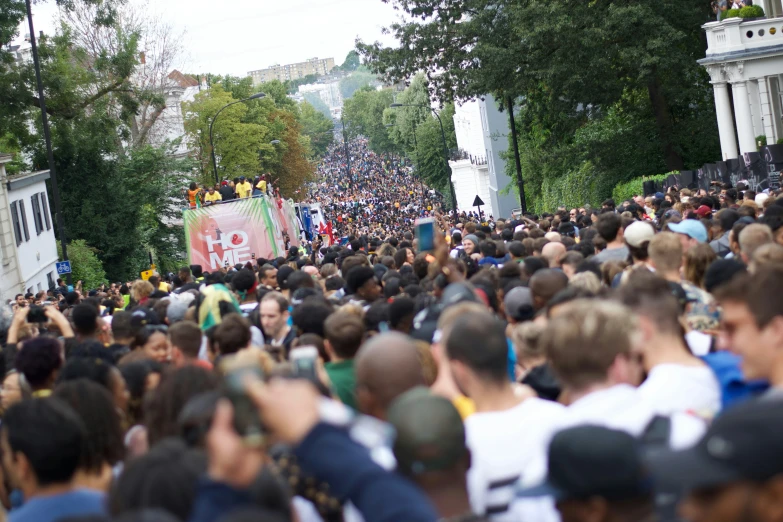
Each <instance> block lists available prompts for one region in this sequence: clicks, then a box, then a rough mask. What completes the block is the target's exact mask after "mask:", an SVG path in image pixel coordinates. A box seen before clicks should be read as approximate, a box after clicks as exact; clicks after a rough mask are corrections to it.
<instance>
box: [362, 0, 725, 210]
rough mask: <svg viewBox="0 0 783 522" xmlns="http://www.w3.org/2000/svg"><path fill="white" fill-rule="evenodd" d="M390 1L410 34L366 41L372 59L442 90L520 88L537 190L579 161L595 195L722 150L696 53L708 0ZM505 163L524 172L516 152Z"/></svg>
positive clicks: (476, 92) (577, 167) (387, 74)
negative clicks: (593, 181)
mask: <svg viewBox="0 0 783 522" xmlns="http://www.w3.org/2000/svg"><path fill="white" fill-rule="evenodd" d="M391 3H393V4H394V6H395V8H397V9H398V10H399V11H400V12H401V13H402V17H401V20H400V21H399V22H397V23H394V24H392V25H391V26H390V28H389V31H390V32H391V34H392V35H393V36H395V37H396V39H397V40H398V41H399V42H400V45H399V47H386V46H384V45H382V44H380V43H373V44H366V43H363V42H361V41H358V42H357V49H358V50H359V52H360V53H361V54H362V55H363V57H364V59H365V61H366V63H367V65H368V66H369V67H370V68H371V69H372V70H373V71H374V72H376V73H379V74H382V76H383V79H384V80H385V81H386V82H389V83H392V82H401V81H406V80H407V79H408V78H410V77H411V76H412V75H414V74H415V73H417V72H418V71H424V73H425V75H426V77H427V80H428V88H429V90H430V92H431V93H432V94H434V95H435V96H436V97H437V98H438V99H440V100H444V101H447V100H450V99H452V98H453V99H456V100H459V101H461V100H466V99H471V98H475V97H478V96H482V95H484V94H487V93H489V94H492V95H493V96H494V97H495V98H496V99H497V100H499V101H500V102H501V104H502V105H503V106H504V107H505V104H506V102H507V101H508V100H509V99H510V100H513V102H514V105H515V107H516V110H515V112H516V122H517V130H518V134H519V140H518V145H519V147H520V151H521V155H527V157H522V158H521V160H522V164H523V179H524V180H525V183H526V185H527V187H528V188H529V189H530V191H531V193H532V194H531V196H532V199H533V200H535V199H536V198H537V197H540V196H541V187H542V186H543V183H544V181H547V180H548V181H547V182H548V183H549V184H550V185H551V184H553V183H557V182H558V180H565V178H566V174H567V173H569V172H570V173H574V175H576V173H579V175H580V176H581V175H587V174H586V173H589V172H592V173H593V174H591V175H594V176H595V177H597V178H600V179H602V180H605V181H602V182H601V183H599V184H597V185H595V186H596V187H598V188H597V189H596V190H597V192H595V193H594V194H592V195H590V197H596V195H598V194H601V195H603V197H607V196H608V195H609V194H610V193H611V185H612V184H613V183H614V184H616V183H617V182H621V181H625V180H627V179H628V178H629V177H630V176H632V175H640V174H657V173H659V172H661V171H663V170H674V169H681V168H683V167H689V168H696V167H699V166H701V165H702V164H703V163H705V162H707V161H711V160H714V159H715V158H716V157H718V141H717V132H716V123H715V117H714V113H713V111H714V108H713V103H712V91H711V89H710V87H709V84H708V79H707V75H706V73H705V71H703V70H702V69H701V67H700V66H699V65H698V64H697V63H696V60H697V59H698V58H700V57H702V56H703V53H704V43H703V37H702V35H701V32H700V30H699V26H700V25H701V24H702V23H704V21H706V20H708V19H709V16H710V14H711V13H710V6H709V3H707V2H703V1H702V0H686V1H685V2H684V3H683V2H682V1H681V0H678V1H676V2H675V1H674V0H664V1H663V2H656V3H650V2H644V1H642V0H627V1H624V2H612V1H610V0H597V1H592V2H584V1H580V0H469V1H465V2H458V3H455V2H440V1H437V0H391ZM564 159H565V160H566V162H565V163H564ZM509 163H510V165H509ZM507 168H508V170H509V173H510V174H513V175H514V176H516V171H515V168H514V167H513V161H511V162H507ZM585 186H586V185H585ZM584 197H588V192H587V191H586V192H585V193H584ZM550 210H551V209H550Z"/></svg>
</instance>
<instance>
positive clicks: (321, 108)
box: [303, 92, 332, 119]
mask: <svg viewBox="0 0 783 522" xmlns="http://www.w3.org/2000/svg"><path fill="white" fill-rule="evenodd" d="M303 97H304V99H305V102H306V103H308V104H310V105H312V106H313V108H314V109H315V110H316V111H318V112H320V113H321V114H323V115H324V116H325V117H327V118H329V119H331V118H332V111H330V110H329V106H328V105H326V103H325V102H324V101H323V100H322V99H321V97H320V96H318V95H317V94H316V93H314V92H306V93H304V96H303Z"/></svg>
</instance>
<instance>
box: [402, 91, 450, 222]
mask: <svg viewBox="0 0 783 522" xmlns="http://www.w3.org/2000/svg"><path fill="white" fill-rule="evenodd" d="M389 107H390V108H392V109H397V108H399V107H418V108H420V109H429V110H430V111H431V112H432V114H434V115H435V117H436V118H438V123H439V124H440V137H441V138H443V154H444V159H445V160H446V168H447V169H448V174H449V189H451V206H452V207H453V208H454V217H455V218H456V216H457V215H458V212H457V194H456V192H454V183H453V182H452V181H451V166H450V165H449V146H448V144H447V143H446V133H445V132H444V131H443V121H442V120H441V119H440V114H438V112H437V111H436V110H435V109H433V108H432V107H430V106H428V105H416V104H407V103H392V104H391V105H389ZM417 156H418V153H417Z"/></svg>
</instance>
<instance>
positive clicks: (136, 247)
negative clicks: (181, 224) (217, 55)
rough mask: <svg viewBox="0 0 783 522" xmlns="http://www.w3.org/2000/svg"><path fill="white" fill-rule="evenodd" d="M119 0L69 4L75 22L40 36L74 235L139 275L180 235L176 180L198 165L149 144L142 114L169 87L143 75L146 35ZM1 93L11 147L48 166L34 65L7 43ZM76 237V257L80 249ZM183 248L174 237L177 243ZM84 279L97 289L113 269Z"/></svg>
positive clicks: (105, 260)
mask: <svg viewBox="0 0 783 522" xmlns="http://www.w3.org/2000/svg"><path fill="white" fill-rule="evenodd" d="M11 4H21V5H22V6H24V2H13V1H12V2H9V1H8V0H0V12H2V13H3V16H0V27H2V28H3V29H0V31H4V32H3V35H4V37H5V36H8V35H13V34H14V33H15V31H16V29H15V27H13V28H11V29H10V30H8V28H9V27H11V25H10V24H9V23H8V21H9V20H10V19H9V18H6V17H5V15H6V13H15V12H16V11H14V10H13V9H11V10H6V7H9V6H11ZM118 5H121V4H115V3H112V2H110V1H103V2H97V1H96V2H93V1H87V0H84V1H80V2H63V3H61V6H62V9H63V11H61V12H63V13H64V14H65V15H66V16H65V18H64V20H65V21H64V22H63V23H62V24H61V26H60V27H59V29H58V32H57V33H56V34H55V35H53V36H47V37H44V38H41V39H40V40H39V56H40V59H41V69H42V77H43V81H44V84H45V89H46V93H47V107H48V112H49V117H50V121H51V128H52V146H53V150H54V159H55V168H56V170H57V175H58V182H59V189H60V197H61V202H62V215H63V219H64V223H65V229H66V236H67V237H66V239H69V238H79V239H80V240H82V241H83V242H84V243H85V244H87V245H90V247H91V248H93V250H92V251H91V252H92V254H94V255H95V256H97V258H98V260H99V261H100V264H101V265H102V267H103V268H105V270H106V273H108V275H109V276H110V277H111V278H112V279H113V280H120V279H128V278H133V277H137V276H138V272H139V271H140V270H143V269H145V268H147V267H148V258H147V250H153V251H158V252H159V253H161V255H166V254H165V253H164V250H165V249H163V248H159V249H157V248H156V243H164V242H165V241H166V238H168V237H169V236H170V235H171V234H174V235H177V231H176V230H174V229H175V228H176V227H172V225H170V223H171V222H172V219H171V216H172V212H173V209H171V208H169V207H170V205H172V201H173V200H172V197H173V194H175V193H176V191H175V190H172V187H174V186H176V185H177V184H179V183H180V182H181V181H184V180H186V179H187V177H188V176H189V174H190V167H189V165H188V164H186V163H182V162H179V161H175V160H173V159H171V157H170V155H169V153H170V152H171V148H170V147H172V146H173V144H164V145H163V146H162V147H158V148H154V147H151V146H149V145H145V144H144V143H145V140H144V139H143V136H142V134H143V132H139V131H140V130H141V129H142V128H141V126H139V125H137V124H138V123H139V121H140V113H141V112H142V110H143V108H145V107H147V108H149V107H152V108H153V109H154V108H155V107H157V104H158V103H159V100H160V99H161V98H162V97H163V93H162V91H160V90H156V89H154V88H152V87H151V86H150V85H149V84H145V83H144V82H139V81H138V78H135V77H134V74H135V72H136V71H137V68H138V67H139V56H140V53H139V49H138V46H139V41H140V39H141V36H142V34H141V33H140V32H139V31H138V30H136V29H132V28H129V27H128V26H126V25H123V24H124V23H125V19H124V18H123V17H121V16H115V15H116V12H115V10H114V9H115V7H117V6H118ZM14 16H16V15H14ZM20 21H21V19H15V20H13V22H14V24H16V23H18V22H20ZM80 24H81V25H80ZM85 28H87V29H85ZM85 31H94V32H91V33H90V32H85ZM89 37H100V38H99V39H98V40H94V41H93V42H94V43H95V42H97V43H96V46H95V47H90V46H88V45H87V42H88V41H89ZM5 41H7V40H4V42H5ZM0 99H2V100H3V103H2V104H0V107H2V108H0V112H2V117H0V135H2V136H7V137H8V136H11V138H9V142H10V144H11V145H13V146H12V147H11V148H12V149H14V148H18V150H21V152H22V156H23V157H26V158H29V160H28V161H27V164H26V165H24V168H26V169H33V170H41V169H46V168H48V162H47V157H46V149H45V145H44V141H43V137H42V131H41V128H40V112H39V101H38V98H37V91H36V89H35V81H34V73H33V66H32V63H28V62H22V63H16V62H14V61H13V60H12V59H11V56H10V54H9V53H7V50H6V48H5V47H2V49H0ZM6 102H7V103H6ZM153 112H154V110H153ZM152 123H153V120H147V123H146V124H145V125H147V124H152ZM31 124H32V125H31ZM137 138H138V139H137ZM49 201H50V202H51V201H52V197H51V195H50V197H49ZM145 212H147V213H148V214H153V213H154V217H153V219H148V220H147V221H146V222H145V221H144V217H145ZM145 238H146V239H145ZM75 244H76V245H77V246H76V247H75V248H76V249H77V250H75V251H74V253H73V254H71V253H70V252H69V254H71V256H75V255H77V254H78V248H79V247H78V244H79V243H75ZM180 247H181V243H177V242H176V241H174V242H172V243H171V248H172V249H175V248H180ZM171 255H172V256H173V255H175V254H173V253H172V254H171ZM71 256H69V257H71ZM72 259H74V260H75V259H76V258H75V257H72ZM159 262H160V261H159ZM80 278H81V279H84V280H85V282H86V283H87V284H88V287H89V286H90V285H91V284H93V283H91V282H90V281H91V280H92V279H94V280H96V281H98V282H101V280H105V275H103V272H101V275H100V277H97V276H96V277H95V278H92V279H91V277H88V276H84V277H80ZM95 284H97V283H95Z"/></svg>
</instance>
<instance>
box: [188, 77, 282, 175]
mask: <svg viewBox="0 0 783 522" xmlns="http://www.w3.org/2000/svg"><path fill="white" fill-rule="evenodd" d="M235 101H237V100H235V99H234V98H233V97H232V96H231V94H230V93H228V92H226V91H224V90H223V89H222V88H221V87H220V86H219V85H216V86H214V87H213V88H211V89H210V90H208V91H202V92H200V93H198V94H197V95H196V97H195V99H194V100H193V101H192V102H189V103H185V104H183V107H182V111H183V113H184V115H185V132H186V133H187V134H188V136H189V137H190V139H191V140H192V141H193V143H195V145H196V147H195V150H196V152H195V159H196V161H197V162H198V164H199V165H200V169H201V172H202V181H204V182H207V183H214V181H215V178H214V172H213V169H212V148H211V146H210V135H209V127H210V122H212V121H213V119H214V124H213V126H212V141H213V142H214V144H215V156H216V157H217V160H218V176H219V177H220V179H226V178H235V177H239V176H246V177H248V176H249V177H252V176H255V175H257V174H262V173H263V167H262V165H261V162H260V161H259V151H266V152H274V149H273V148H272V146H271V145H269V142H270V141H271V140H273V139H275V138H274V137H272V133H271V130H270V129H269V128H268V127H267V126H266V125H263V124H259V123H255V122H248V121H247V116H248V113H249V112H250V109H249V108H248V106H249V105H250V104H253V105H259V104H270V103H271V104H272V106H273V104H274V102H271V101H269V100H266V99H262V100H250V101H249V102H247V103H236V104H234V105H231V106H230V107H227V108H225V109H223V110H222V111H221V112H220V114H219V115H218V117H217V119H215V115H216V114H217V113H218V111H220V110H221V109H222V108H223V107H225V106H226V105H228V104H230V103H232V102H235ZM254 119H256V118H254ZM256 120H257V119H256Z"/></svg>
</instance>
